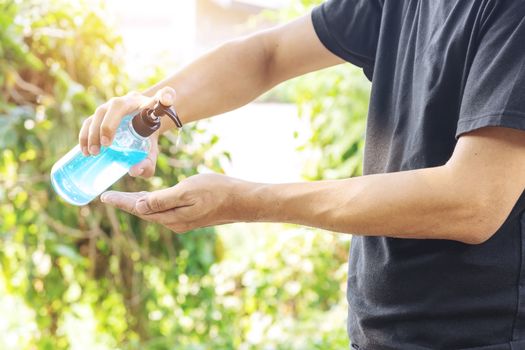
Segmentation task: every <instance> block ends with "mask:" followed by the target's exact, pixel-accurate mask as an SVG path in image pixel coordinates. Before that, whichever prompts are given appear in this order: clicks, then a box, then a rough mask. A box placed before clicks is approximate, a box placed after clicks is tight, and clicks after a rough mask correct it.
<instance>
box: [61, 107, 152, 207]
mask: <svg viewBox="0 0 525 350" xmlns="http://www.w3.org/2000/svg"><path fill="white" fill-rule="evenodd" d="M131 119H132V118H131V116H126V117H124V118H123V119H122V121H121V123H120V125H119V127H118V129H117V132H116V134H115V138H114V141H113V143H112V144H111V146H109V147H102V148H101V150H100V153H99V154H98V155H96V156H91V155H90V156H84V155H83V154H82V152H81V151H80V147H79V146H78V145H77V146H76V147H74V148H73V149H72V150H71V151H69V152H68V153H67V154H66V155H65V156H64V157H62V158H61V159H60V160H59V161H57V162H56V163H55V165H54V166H53V169H52V170H51V183H52V185H53V188H54V189H55V191H56V193H58V194H59V195H60V197H62V198H63V199H64V200H65V201H66V202H68V203H71V204H74V205H85V204H87V203H89V202H91V201H92V200H93V199H95V198H96V197H98V196H99V195H100V194H101V193H102V192H104V191H105V190H106V189H108V188H109V187H110V186H111V185H113V184H114V183H115V182H117V181H118V180H119V179H120V178H121V177H122V176H124V175H125V174H126V173H127V172H128V170H129V169H130V168H131V167H132V166H133V165H135V164H137V163H139V162H140V161H142V160H143V159H145V158H146V157H147V155H148V152H149V149H150V140H149V139H148V138H147V136H141V135H140V134H139V133H137V131H135V129H134V128H133V125H132V121H131ZM148 136H149V135H148Z"/></svg>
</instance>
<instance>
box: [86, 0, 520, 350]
mask: <svg viewBox="0 0 525 350" xmlns="http://www.w3.org/2000/svg"><path fill="white" fill-rule="evenodd" d="M524 45H525V1H521V0H446V1H445V0H340V1H336V0H331V1H328V2H326V3H324V4H323V5H321V6H320V7H317V8H315V9H314V10H313V12H312V14H311V16H310V15H308V16H304V17H302V18H299V19H297V20H295V21H293V22H291V23H289V24H286V25H284V26H281V27H277V28H273V29H270V30H267V31H263V32H260V33H256V34H255V35H252V36H250V37H247V38H242V39H239V40H236V41H232V42H229V43H227V44H225V45H223V46H221V47H219V48H217V49H216V50H214V51H212V52H211V53H209V54H207V55H205V56H203V57H201V58H200V59H198V60H196V61H195V62H193V63H191V64H190V65H189V66H187V67H186V68H184V69H182V70H181V71H179V72H178V73H176V74H175V75H174V76H172V77H170V78H168V79H166V80H165V81H163V82H161V83H159V84H157V85H156V86H154V87H152V88H151V89H149V90H148V91H146V93H145V94H144V95H140V94H137V93H134V94H130V95H127V96H124V97H120V98H115V99H113V100H111V101H110V102H108V103H106V104H104V105H103V106H101V107H99V108H98V109H97V111H96V113H95V114H94V115H93V116H92V117H91V118H89V119H88V120H87V121H86V123H85V124H84V126H83V128H82V131H81V133H80V144H81V146H82V149H83V150H84V152H85V153H86V154H88V153H92V154H97V153H98V150H99V146H100V145H101V144H102V145H109V144H110V143H111V140H112V137H113V135H114V131H115V129H116V127H117V125H118V124H119V121H120V119H121V117H122V116H123V115H125V114H127V113H130V112H132V111H134V110H136V109H137V108H138V107H139V106H141V105H144V104H148V103H151V101H152V99H151V98H149V97H147V96H152V95H154V94H156V99H160V100H161V102H163V103H164V104H168V105H173V106H174V108H175V109H176V111H177V112H178V114H179V115H180V118H181V119H182V122H183V123H189V122H191V121H195V120H198V119H202V118H206V117H210V116H213V115H215V114H219V113H222V112H225V111H228V110H231V109H234V108H237V107H239V106H242V105H244V104H246V103H247V102H249V101H251V100H252V99H254V98H255V97H257V96H259V95H260V94H261V93H263V92H264V91H267V90H268V89H270V88H271V87H273V86H274V85H276V84H278V83H280V82H282V81H284V80H287V79H289V78H292V77H295V76H298V75H301V74H304V73H306V72H310V71H314V70H318V69H321V68H324V67H328V66H332V65H336V64H340V63H342V62H345V61H347V62H351V63H353V64H355V65H357V66H359V67H362V68H363V70H364V73H365V74H366V76H367V77H368V78H369V79H371V81H372V95H371V101H370V110H369V117H368V118H369V119H368V127H367V135H366V150H365V175H364V176H362V177H358V178H351V179H344V180H338V181H319V182H310V183H294V184H277V185H269V184H258V183H250V182H246V181H241V180H236V179H231V178H228V177H225V176H220V175H213V174H212V175H198V176H195V177H192V178H189V179H187V180H185V181H183V182H181V183H179V184H177V185H176V186H174V187H172V188H168V189H164V190H161V191H157V192H153V193H118V192H108V193H106V194H104V195H103V197H102V201H104V202H106V203H108V204H111V205H115V206H117V207H119V208H121V209H123V210H126V211H128V212H130V213H132V214H135V215H138V216H139V217H141V218H143V219H145V220H149V221H153V222H158V223H161V224H163V225H165V226H167V227H169V228H170V229H172V230H173V231H175V232H185V231H187V230H190V229H193V228H196V227H202V226H208V225H219V224H224V223H230V222H236V221H246V222H256V221H271V222H289V223H296V224H301V225H307V226H314V227H321V228H325V229H328V230H333V231H338V232H345V233H353V234H355V236H354V239H353V243H352V249H351V253H350V262H349V276H348V302H349V304H350V305H349V318H348V331H349V336H350V339H351V341H352V347H353V348H354V349H360V350H386V349H402V350H410V349H414V350H416V349H417V350H420V349H421V350H422V349H469V350H474V349H476V350H511V349H512V350H517V349H525V237H524V234H525V228H523V227H522V226H523V225H524V224H525V216H524V215H523V213H524V210H525V196H524V195H523V190H524V187H525V133H524V132H523V131H521V130H525V50H524V48H525V46H524ZM174 91H176V95H175V93H174ZM170 123H171V122H169V121H165V123H164V124H163V128H162V131H165V130H167V129H169V128H170V127H173V125H171V124H170ZM276 127H278V125H276ZM156 152H157V150H156V148H155V149H154V150H153V151H152V153H151V154H150V157H149V159H147V160H146V161H144V162H142V163H141V164H139V165H138V166H136V167H135V168H133V169H132V174H133V175H143V176H150V175H152V174H153V171H154V164H155V158H156Z"/></svg>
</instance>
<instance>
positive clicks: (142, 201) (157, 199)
mask: <svg viewBox="0 0 525 350" xmlns="http://www.w3.org/2000/svg"><path fill="white" fill-rule="evenodd" d="M185 205H188V203H183V202H182V200H181V198H180V196H178V194H177V190H176V189H175V187H171V188H166V189H163V190H159V191H155V192H150V193H148V194H147V195H145V196H143V197H141V198H139V199H138V200H137V204H136V207H135V210H136V212H137V214H139V215H149V214H153V213H158V212H161V211H166V210H169V209H173V208H178V207H182V206H185Z"/></svg>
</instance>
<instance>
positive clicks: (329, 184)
mask: <svg viewBox="0 0 525 350" xmlns="http://www.w3.org/2000/svg"><path fill="white" fill-rule="evenodd" d="M524 189H525V137H524V132H523V131H518V130H513V129H507V128H500V127H494V128H484V129H480V130H478V131H474V132H471V133H469V134H466V135H464V136H462V137H461V138H460V139H459V141H458V144H457V146H456V148H455V151H454V154H453V156H452V157H451V159H450V160H449V162H447V164H446V165H443V166H440V167H435V168H426V169H419V170H412V171H403V172H398V173H390V174H378V175H370V176H362V177H357V178H352V179H346V180H337V181H320V182H311V183H298V184H282V185H261V186H254V187H252V190H253V192H252V195H251V196H247V197H246V198H247V199H248V201H247V206H248V207H251V208H253V210H248V211H247V213H252V214H254V215H255V216H254V217H253V218H252V219H251V220H255V221H276V222H291V223H298V224H304V225H308V226H316V227H322V228H326V229H329V230H333V231H338V232H351V233H355V234H359V235H367V236H376V235H388V236H393V237H399V238H422V239H449V240H457V241H461V242H465V243H471V244H476V243H482V242H484V241H486V240H487V239H489V238H490V237H491V236H492V235H493V234H494V233H495V232H496V231H497V230H498V229H499V227H500V226H501V225H502V224H503V222H504V221H505V219H506V218H507V216H508V215H509V213H510V211H511V209H512V207H513V206H514V205H515V203H516V201H517V199H518V198H519V196H520V195H521V194H522V192H523V190H524ZM248 220H250V219H249V218H248Z"/></svg>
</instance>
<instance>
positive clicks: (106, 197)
mask: <svg viewBox="0 0 525 350" xmlns="http://www.w3.org/2000/svg"><path fill="white" fill-rule="evenodd" d="M111 197H112V196H111V194H109V193H103V194H102V196H100V200H101V201H102V203H107V202H109V201H110V200H111Z"/></svg>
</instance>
